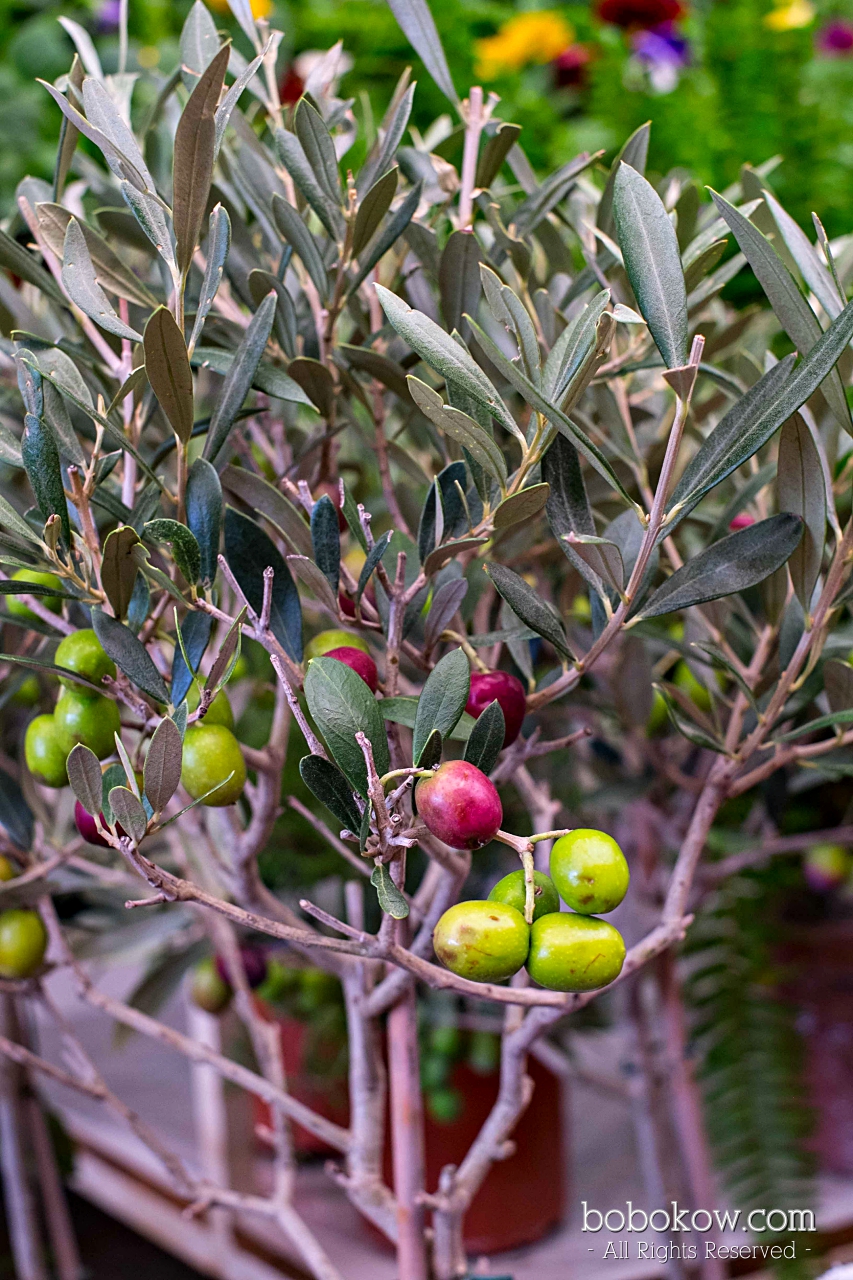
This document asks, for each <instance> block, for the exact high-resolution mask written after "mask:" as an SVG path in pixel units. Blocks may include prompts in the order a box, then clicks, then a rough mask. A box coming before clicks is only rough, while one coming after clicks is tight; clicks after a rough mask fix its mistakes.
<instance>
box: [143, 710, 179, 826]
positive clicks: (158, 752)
mask: <svg viewBox="0 0 853 1280" xmlns="http://www.w3.org/2000/svg"><path fill="white" fill-rule="evenodd" d="M181 758H182V742H181V732H180V729H179V728H178V726H177V725H176V724H175V722H174V720H170V719H168V717H167V718H166V719H163V720H161V721H160V723H159V724H158V726H157V728H156V729H155V730H154V733H153V735H152V738H151V742H150V743H149V746H148V754H147V755H146V757H145V767H144V769H143V774H142V778H143V787H144V790H145V795H146V796H147V797H148V800H149V802H150V804H151V808H152V810H153V812H154V813H161V812H162V810H163V809H165V808H166V805H167V804H168V803H169V801H170V800H171V798H172V796H173V795H174V794H175V792H176V791H177V789H178V784H179V782H180V781H181Z"/></svg>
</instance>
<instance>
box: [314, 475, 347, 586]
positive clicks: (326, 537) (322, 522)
mask: <svg viewBox="0 0 853 1280" xmlns="http://www.w3.org/2000/svg"><path fill="white" fill-rule="evenodd" d="M311 542H312V546H313V550H314V563H315V564H316V565H317V568H318V569H319V570H320V572H321V573H322V574H323V576H324V578H326V580H327V581H328V583H329V586H330V587H331V589H332V592H333V599H335V598H336V597H337V594H338V585H339V582H340V575H341V531H340V528H339V527H338V511H337V507H336V506H335V504H334V503H333V502H332V499H331V498H330V497H329V495H328V494H327V493H324V494H323V496H322V497H321V498H319V499H318V500H317V502H315V503H314V507H313V510H312V512H311Z"/></svg>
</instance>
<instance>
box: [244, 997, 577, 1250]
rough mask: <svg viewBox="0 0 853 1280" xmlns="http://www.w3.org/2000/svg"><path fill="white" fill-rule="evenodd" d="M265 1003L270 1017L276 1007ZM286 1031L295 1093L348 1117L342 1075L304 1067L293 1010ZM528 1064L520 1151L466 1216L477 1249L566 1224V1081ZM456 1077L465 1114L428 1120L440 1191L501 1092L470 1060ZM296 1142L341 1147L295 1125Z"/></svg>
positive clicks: (496, 1167) (308, 1148) (324, 1111)
mask: <svg viewBox="0 0 853 1280" xmlns="http://www.w3.org/2000/svg"><path fill="white" fill-rule="evenodd" d="M259 1007H261V1009H262V1011H263V1013H264V1016H266V1017H272V1016H273V1015H272V1013H271V1011H270V1010H269V1009H268V1008H267V1007H265V1006H260V1002H259ZM275 1021H277V1022H278V1024H279V1028H280V1031H281V1045H282V1055H283V1058H284V1067H285V1071H286V1072H287V1086H288V1089H289V1091H290V1093H291V1094H292V1095H293V1097H295V1098H298V1100H299V1101H300V1102H304V1103H305V1104H306V1106H309V1107H311V1108H312V1109H313V1110H314V1111H316V1112H318V1113H319V1114H320V1115H322V1116H325V1117H326V1118H327V1119H328V1120H333V1121H334V1122H335V1123H336V1124H341V1125H347V1124H348V1123H349V1104H348V1099H347V1096H346V1083H345V1082H344V1081H326V1080H324V1079H323V1078H322V1077H317V1076H312V1075H311V1074H310V1073H309V1072H308V1071H307V1069H306V1065H305V1053H306V1041H307V1036H308V1030H309V1028H308V1027H307V1026H306V1024H305V1023H303V1022H300V1021H298V1019H296V1018H291V1017H276V1018H275ZM527 1071H528V1074H529V1075H530V1077H531V1079H532V1080H533V1083H534V1086H535V1088H534V1091H533V1097H532V1100H531V1102H530V1105H529V1107H528V1108H527V1110H526V1111H525V1113H524V1115H523V1116H522V1118H521V1121H520V1123H519V1125H518V1127H517V1128H516V1130H515V1132H514V1133H513V1135H512V1141H513V1142H514V1143H515V1147H516V1149H515V1152H514V1154H513V1155H511V1156H510V1157H509V1158H508V1159H507V1160H500V1161H497V1162H496V1163H495V1164H493V1165H492V1168H491V1170H490V1171H489V1174H488V1176H487V1177H486V1180H485V1182H484V1183H483V1185H482V1187H481V1188H480V1190H479V1192H478V1193H477V1195H476V1196H475V1197H474V1201H473V1203H472V1205H471V1208H470V1209H469V1211H468V1213H467V1214H466V1217H465V1226H464V1234H465V1245H466V1247H467V1248H468V1249H469V1250H470V1252H471V1253H472V1254H478V1253H484V1254H490V1253H498V1252H501V1251H502V1250H506V1249H516V1248H519V1247H520V1246H521V1245H525V1244H531V1243H533V1242H534V1241H535V1240H539V1239H541V1238H542V1236H543V1235H545V1234H546V1233H547V1232H548V1231H550V1230H551V1229H552V1228H553V1227H556V1226H558V1225H559V1224H560V1222H561V1220H562V1217H563V1206H564V1205H565V1203H566V1190H565V1178H566V1155H567V1153H566V1152H565V1151H564V1149H563V1147H564V1140H563V1126H562V1123H561V1116H562V1106H561V1096H560V1082H559V1080H558V1079H557V1077H556V1076H555V1075H553V1074H552V1072H550V1071H549V1070H548V1069H547V1067H544V1066H543V1065H542V1064H541V1063H540V1062H539V1061H537V1059H535V1058H529V1059H528V1063H527ZM451 1083H452V1085H453V1087H454V1088H455V1089H457V1090H458V1091H459V1092H460V1093H461V1095H462V1098H463V1100H464V1105H463V1107H462V1109H461V1111H460V1114H459V1117H458V1118H457V1119H456V1120H454V1121H453V1122H452V1123H451V1124H440V1123H438V1122H437V1121H435V1120H433V1119H432V1118H431V1117H430V1116H429V1115H427V1117H426V1124H425V1132H424V1137H425V1144H426V1171H427V1179H426V1180H427V1186H428V1187H429V1188H430V1189H431V1190H434V1189H435V1188H436V1187H437V1186H438V1177H439V1174H440V1172H441V1170H442V1169H443V1168H444V1166H445V1165H446V1164H457V1165H458V1164H461V1162H462V1159H463V1157H464V1156H465V1153H466V1152H467V1150H468V1148H469V1147H470V1146H471V1144H472V1142H473V1141H474V1139H475V1138H476V1136H477V1134H478V1133H479V1131H480V1128H481V1127H482V1125H483V1123H484V1121H485V1120H486V1118H487V1116H488V1114H489V1112H490V1111H491V1109H492V1107H493V1105H494V1103H495V1100H496V1099H497V1096H498V1084H499V1075H498V1072H494V1073H493V1074H491V1075H486V1076H482V1075H478V1074H476V1073H475V1072H474V1071H472V1070H471V1069H470V1067H468V1066H467V1065H465V1064H464V1063H460V1064H458V1065H457V1066H456V1067H455V1068H454V1071H453V1076H452V1080H451ZM253 1115H254V1119H255V1123H256V1124H262V1125H264V1126H266V1127H269V1124H270V1111H269V1107H268V1106H267V1104H266V1103H265V1102H263V1101H262V1100H261V1099H259V1098H253ZM293 1142H294V1147H295V1150H296V1152H297V1153H298V1154H299V1155H304V1156H308V1155H328V1154H337V1153H334V1152H332V1151H331V1148H329V1147H328V1146H326V1144H325V1143H323V1142H321V1140H320V1139H319V1138H316V1137H314V1135H313V1134H311V1133H308V1132H307V1130H305V1129H303V1128H302V1127H301V1126H300V1125H298V1124H294V1125H293ZM385 1178H386V1181H387V1182H388V1185H389V1186H390V1185H392V1184H393V1176H392V1167H391V1144H390V1133H389V1134H388V1141H387V1143H386V1151H385ZM365 1226H366V1228H367V1229H368V1230H369V1232H370V1234H371V1235H373V1236H374V1238H376V1239H381V1240H382V1241H383V1243H385V1244H386V1245H387V1241H386V1240H385V1238H384V1236H380V1234H379V1232H378V1231H376V1229H375V1228H373V1227H371V1225H370V1224H369V1223H365Z"/></svg>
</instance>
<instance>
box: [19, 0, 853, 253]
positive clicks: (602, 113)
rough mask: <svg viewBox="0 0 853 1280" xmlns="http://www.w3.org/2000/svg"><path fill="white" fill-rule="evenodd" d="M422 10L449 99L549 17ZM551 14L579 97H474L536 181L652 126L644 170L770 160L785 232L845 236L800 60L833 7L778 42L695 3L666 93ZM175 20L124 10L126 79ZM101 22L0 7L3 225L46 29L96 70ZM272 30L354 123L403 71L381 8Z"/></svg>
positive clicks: (726, 175) (106, 44)
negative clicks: (519, 22)
mask: <svg viewBox="0 0 853 1280" xmlns="http://www.w3.org/2000/svg"><path fill="white" fill-rule="evenodd" d="M432 7H433V10H434V12H435V17H436V22H437V25H438V28H439V31H440V33H441V37H442V40H443V42H444V46H445V49H446V51H447V55H448V59H449V62H450V65H451V69H452V71H453V75H454V78H455V80H456V83H457V86H458V87H459V88H460V90H464V89H465V88H466V87H467V86H468V85H469V84H470V83H471V82H472V79H473V76H474V42H475V41H476V39H477V38H479V37H482V36H487V35H491V34H493V33H494V32H495V31H496V30H498V28H499V27H500V25H501V23H502V22H504V21H506V19H507V18H509V17H511V16H512V15H513V14H514V13H516V12H519V11H522V10H524V9H525V8H548V7H549V5H548V3H547V2H546V0H542V3H541V4H534V3H531V4H523V3H522V4H513V3H511V2H510V0H436V2H435V3H434V4H433V6H432ZM551 7H553V8H555V9H556V10H558V11H559V12H560V13H561V14H562V15H563V16H564V17H565V18H566V19H567V20H568V21H569V22H570V23H571V24H572V26H573V27H574V29H575V31H576V36H577V39H578V40H579V41H583V42H584V43H587V44H590V45H592V46H593V47H594V48H595V50H596V57H595V60H594V62H593V63H592V65H591V67H590V70H589V74H588V77H587V83H586V85H585V86H584V88H583V89H581V90H576V89H562V90H555V88H554V86H553V83H552V76H551V71H550V68H548V67H528V68H526V69H524V70H523V71H521V72H520V73H518V74H512V75H507V76H504V77H502V78H500V79H499V80H497V81H495V82H493V83H491V84H489V85H488V87H489V88H492V89H494V90H496V91H497V92H499V93H500V95H501V98H502V104H501V107H500V113H501V114H502V115H503V116H504V118H506V119H513V120H516V121H518V122H519V123H520V124H522V125H523V126H524V129H525V133H524V137H523V139H522V140H523V142H524V144H525V146H526V148H527V150H528V153H529V155H530V157H531V160H532V161H533V163H534V164H535V165H536V166H537V167H539V168H542V169H544V168H553V167H556V166H557V165H559V164H560V163H563V162H564V161H565V160H566V159H567V158H568V157H569V156H571V155H573V154H575V152H576V151H577V150H578V149H579V148H582V147H587V148H591V149H592V148H599V147H603V148H605V149H606V150H607V151H608V153H610V154H612V152H613V150H614V149H615V148H616V146H617V145H618V144H619V142H621V140H622V139H624V138H625V137H626V136H627V134H628V133H630V132H631V131H632V130H633V129H635V128H636V127H637V126H638V125H639V124H641V123H642V122H643V121H644V120H648V119H651V120H653V122H654V127H653V130H652V145H651V154H650V157H649V162H650V167H651V168H652V169H653V170H657V171H658V172H660V173H665V172H667V171H668V170H669V169H671V168H673V167H675V166H680V167H684V168H687V169H689V170H690V171H691V172H692V173H694V174H695V175H696V176H697V177H698V178H699V179H701V180H702V181H703V182H706V183H710V184H711V185H714V186H717V187H723V186H725V185H726V184H727V183H729V182H732V181H734V180H735V179H736V178H737V175H738V171H739V167H740V165H741V164H742V163H743V162H744V161H745V160H746V161H748V162H750V163H752V164H758V163H760V162H762V161H764V160H767V159H768V158H770V157H771V156H774V155H780V156H782V157H783V161H784V162H783V164H782V165H781V166H780V168H779V169H778V170H777V171H776V174H775V176H774V185H775V186H776V187H777V189H778V191H779V194H780V196H781V198H782V200H783V202H784V203H785V204H786V207H788V208H789V209H790V211H791V212H792V213H793V214H795V216H797V217H798V218H799V219H800V220H808V219H809V216H810V213H811V211H812V209H821V210H822V211H823V213H824V217H825V221H826V225H827V230H828V231H829V232H830V234H840V233H842V232H846V231H847V230H848V229H849V217H848V214H847V210H848V209H849V207H850V204H851V200H853V140H851V132H850V126H851V124H853V58H844V57H841V58H827V57H823V56H817V55H816V54H815V50H814V38H815V32H816V31H817V30H819V28H820V26H821V24H822V23H823V22H824V21H826V20H828V19H829V18H832V17H845V16H846V13H845V7H844V4H843V3H842V4H840V5H839V4H836V3H833V0H823V3H822V5H821V6H819V11H818V15H817V18H816V21H815V23H814V24H813V25H812V26H811V27H808V28H804V29H801V30H796V31H789V32H781V33H780V32H774V31H771V30H769V29H768V28H767V27H766V26H765V25H764V23H763V18H764V16H765V14H766V13H767V12H768V10H769V8H770V4H769V2H768V0H699V2H698V3H694V4H693V5H692V7H691V9H690V11H689V13H688V14H687V17H686V19H685V20H684V23H683V27H684V30H685V32H686V34H687V35H688V37H689V39H690V41H691V46H692V50H693V62H692V65H691V66H690V67H689V68H688V69H687V71H686V72H685V74H684V75H683V76H682V79H681V81H680V83H679V85H678V87H677V88H676V89H675V90H674V91H673V92H672V93H669V94H665V95H655V94H652V93H649V92H645V91H643V90H641V89H640V90H638V89H628V88H626V87H625V84H624V82H623V76H624V71H625V65H626V62H627V60H628V58H629V56H630V47H629V43H628V40H627V39H626V37H625V36H624V35H623V33H622V32H621V31H619V30H617V29H616V28H613V27H608V26H605V25H604V24H602V23H601V22H599V21H598V20H597V18H596V17H595V15H594V13H593V12H592V7H591V6H590V5H588V4H585V5H580V4H570V5H559V4H556V5H553V6H551ZM188 8H189V5H188V3H187V0H180V2H179V3H177V4H168V3H166V2H165V0H133V2H132V3H131V5H130V29H131V44H132V48H131V63H130V65H131V67H133V66H134V65H135V53H136V52H137V51H138V50H139V49H140V48H141V47H143V46H151V45H157V46H158V47H159V48H160V51H161V53H160V62H159V66H158V68H157V70H158V72H159V71H169V70H171V69H172V67H173V66H174V65H175V62H176V60H177V47H178V46H177V36H178V33H179V31H180V27H181V24H182V22H183V19H184V17H185V15H186V11H187V9H188ZM102 10H103V4H102V3H101V4H91V5H88V6H80V5H76V4H73V3H62V4H55V3H47V4H44V3H38V0H35V2H31V3H23V4H22V3H19V2H17V0H11V2H10V0H3V3H2V4H0V33H2V34H0V208H2V209H3V211H7V210H9V208H10V207H11V202H12V198H13V195H14V188H15V184H16V183H17V181H19V179H20V178H21V177H23V175H24V174H25V173H34V174H38V175H39V176H47V175H48V174H49V173H50V169H51V166H52V162H53V143H52V139H53V137H54V135H55V130H56V127H57V123H58V112H57V111H56V109H55V108H54V107H53V106H52V105H51V104H50V102H49V100H48V98H47V95H46V93H45V92H44V90H43V89H41V88H40V87H39V86H38V85H37V84H35V83H34V77H35V76H41V77H42V78H44V79H47V80H53V79H54V78H55V77H56V76H58V75H60V74H62V72H63V71H65V70H67V68H68V65H69V62H70V58H71V53H72V46H71V42H70V40H69V39H68V37H67V36H66V35H65V33H64V32H63V31H62V29H61V27H60V26H59V25H58V23H57V21H56V18H57V16H58V15H59V14H61V13H62V14H66V15H67V16H69V17H73V18H74V19H75V20H77V21H79V22H80V23H81V24H82V25H84V26H85V27H86V28H87V29H88V30H90V31H91V32H92V33H93V35H95V38H96V43H97V45H98V48H99V51H100V53H101V56H102V58H103V60H104V64H105V68H106V69H107V70H109V69H111V67H114V66H115V60H116V51H117V40H116V37H115V35H114V34H110V33H104V34H100V35H99V34H98V31H99V22H100V15H101V14H102ZM850 16H853V7H851V8H850ZM275 19H276V22H280V23H281V25H283V26H284V28H285V31H286V33H287V40H288V47H287V48H286V49H285V50H284V53H283V61H284V59H286V58H289V57H291V56H293V55H294V54H296V53H298V52H300V51H302V50H305V49H326V48H328V47H330V46H331V45H332V44H334V42H335V41H336V40H339V39H340V40H342V41H343V43H344V47H345V48H346V49H347V50H348V51H349V52H350V53H351V54H353V55H354V57H355V64H356V70H355V71H354V72H352V73H350V74H349V75H348V76H347V77H346V78H345V79H344V82H343V86H342V89H343V91H344V92H345V93H346V94H347V95H349V96H352V97H354V98H355V99H356V110H357V112H358V114H359V115H360V117H361V118H362V121H365V119H367V118H369V116H370V115H371V113H372V114H374V115H375V114H378V113H379V112H381V110H382V109H383V108H384V106H385V105H386V103H387V100H388V98H389V96H390V93H391V91H392V88H393V85H394V83H395V81H396V79H397V77H398V75H399V73H400V71H401V69H402V68H403V67H404V66H405V65H406V63H407V61H409V60H410V57H411V53H410V50H409V49H408V46H407V44H406V41H405V38H404V37H403V35H402V33H401V32H400V30H399V28H398V27H397V24H396V22H395V21H394V18H393V16H392V14H391V12H390V10H389V9H388V7H387V5H386V4H385V3H384V0H310V2H309V0H291V2H290V3H281V0H276V3H275ZM219 20H220V22H221V25H222V26H224V27H227V26H230V25H233V24H232V23H231V20H230V17H229V16H228V15H227V14H224V13H223V14H221V15H219ZM238 40H239V37H238ZM418 74H419V80H420V85H419V91H418V94H417V98H416V107H415V123H416V124H421V125H426V124H427V123H428V122H429V121H431V120H432V119H434V118H435V116H436V115H438V114H440V113H441V112H442V111H443V110H444V109H445V107H446V103H445V101H444V99H443V98H442V97H441V95H440V93H439V91H438V89H436V87H435V86H434V85H433V84H432V82H431V80H430V79H429V77H428V76H426V75H425V74H422V73H421V72H420V71H419V72H418ZM368 104H369V105H368ZM54 117H57V118H56V119H55V118H54ZM806 174H807V175H808V176H807V177H806Z"/></svg>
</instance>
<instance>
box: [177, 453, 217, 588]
mask: <svg viewBox="0 0 853 1280" xmlns="http://www.w3.org/2000/svg"><path fill="white" fill-rule="evenodd" d="M186 509H187V525H188V527H189V529H190V531H191V533H192V535H193V537H194V538H195V540H196V542H197V543H198V547H199V552H200V553H201V567H200V569H199V577H200V578H201V580H202V582H204V583H205V584H207V585H211V584H212V583H213V580H214V578H215V577H216V570H217V568H218V567H219V566H218V560H217V557H218V555H219V529H220V524H221V520H222V486H221V484H220V482H219V476H218V475H217V474H216V469H215V468H214V467H212V466H211V465H210V463H209V462H208V461H207V460H206V459H205V458H196V460H195V462H194V463H193V464H192V466H191V467H190V470H189V475H188V476H187V492H186Z"/></svg>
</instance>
